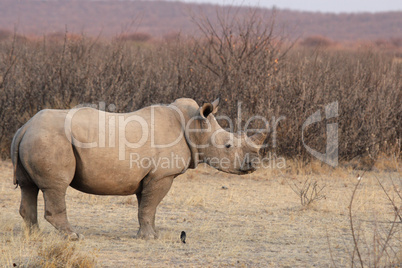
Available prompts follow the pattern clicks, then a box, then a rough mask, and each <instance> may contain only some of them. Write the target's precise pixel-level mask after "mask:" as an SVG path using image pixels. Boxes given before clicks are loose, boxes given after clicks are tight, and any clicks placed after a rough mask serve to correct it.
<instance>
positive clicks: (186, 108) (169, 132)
mask: <svg viewBox="0 0 402 268" xmlns="http://www.w3.org/2000/svg"><path fill="white" fill-rule="evenodd" d="M218 103H219V100H216V101H214V102H213V103H206V104H204V105H203V106H202V107H199V106H198V105H197V103H196V102H195V101H194V100H192V99H178V100H176V101H175V102H174V103H172V104H170V105H168V106H163V105H155V106H151V107H146V108H143V109H141V110H138V111H135V112H132V113H127V114H117V113H107V112H104V111H99V110H96V109H92V108H80V109H76V110H42V111H40V112H38V113H37V114H36V115H35V116H34V117H33V118H31V119H30V120H29V121H28V122H27V123H26V124H25V125H24V126H22V127H21V128H20V129H19V130H18V131H17V133H16V134H15V136H14V139H13V142H12V145H11V157H12V161H13V165H14V184H15V185H17V186H18V185H19V186H20V188H21V205H20V214H21V216H22V217H23V219H24V221H25V222H26V224H27V225H28V227H30V228H35V227H37V224H38V220H37V196H38V191H39V189H40V190H41V191H42V192H43V196H44V200H45V218H46V220H47V221H49V222H50V223H51V224H52V225H53V226H54V227H55V228H57V229H58V230H60V231H62V232H64V233H66V234H67V235H69V236H70V237H71V238H72V239H79V238H80V237H82V235H80V234H77V233H75V232H74V229H73V228H72V227H71V225H70V223H69V222H68V220H67V213H66V203H65V194H66V189H67V187H68V186H71V187H73V188H75V189H77V190H79V191H82V192H85V193H89V194H97V195H132V194H136V196H137V199H138V220H139V223H140V229H139V231H138V233H137V237H139V238H145V239H148V238H156V237H157V234H156V229H155V212H156V208H157V206H158V204H159V203H160V201H161V200H162V199H163V197H164V196H165V195H166V194H167V192H168V191H169V189H170V187H171V184H172V182H173V179H174V178H175V177H176V176H178V175H180V174H182V173H183V172H185V171H186V170H187V169H188V168H195V167H196V166H197V164H198V163H201V162H206V163H208V164H210V165H211V166H213V167H215V168H217V169H219V170H222V171H224V172H229V173H235V174H246V173H249V172H252V171H254V170H255V168H254V166H253V165H252V163H251V162H250V159H254V158H258V157H259V155H258V151H259V148H260V146H261V144H262V143H263V141H264V139H265V137H266V135H265V134H262V133H258V134H255V135H254V136H252V137H250V138H247V136H246V135H236V134H233V133H229V132H227V131H224V130H223V129H222V128H221V127H220V126H219V124H218V123H217V121H216V119H215V117H214V114H215V113H216V112H217V109H218ZM72 112H73V116H70V117H68V115H71V114H72ZM100 116H101V118H106V120H104V122H105V123H104V125H100V123H99V122H100V121H99V118H100ZM133 116H137V117H135V118H137V119H138V118H142V119H141V120H143V121H142V122H146V126H147V127H148V129H142V126H141V125H140V124H139V122H140V121H141V120H137V121H136V120H132V121H127V122H126V123H125V127H124V128H122V126H120V125H121V124H122V123H123V122H124V120H125V119H127V118H130V117H131V118H132V117H133ZM66 118H67V122H70V123H71V124H70V125H71V127H70V128H65V125H66ZM68 120H70V121H68ZM119 126H120V128H119ZM194 130H201V131H198V132H197V131H194ZM144 131H148V133H151V132H152V133H154V135H152V136H153V137H152V138H151V135H147V136H148V138H147V139H144V140H142V144H141V146H140V147H138V148H134V146H128V145H127V146H124V147H123V149H124V150H123V153H121V151H122V150H121V146H120V144H119V142H121V140H119V138H121V135H124V138H125V140H126V141H127V142H128V143H136V142H138V141H141V139H142V137H144V136H143V133H144ZM100 134H102V135H103V137H104V138H100ZM147 136H145V138H146V137H147ZM246 141H247V142H246ZM80 143H85V144H95V146H90V147H91V148H83V147H85V146H82V145H81V144H80ZM155 144H159V145H163V144H165V145H166V144H170V145H169V146H165V147H163V146H160V148H157V147H156V146H154V145H155ZM199 145H203V146H199ZM131 147H133V148H131ZM119 148H120V150H119ZM133 155H135V156H136V157H137V158H134V159H135V160H138V159H139V157H140V159H148V162H147V161H143V162H142V163H141V164H142V165H138V164H137V165H136V164H132V163H130V159H131V160H132V159H133V157H132V156H133ZM172 155H174V157H175V161H173V160H172V161H171V162H169V163H170V165H167V164H169V163H166V162H165V164H166V165H164V166H161V165H155V163H157V162H156V161H151V160H152V159H154V160H155V159H156V160H157V159H171V158H172ZM246 155H247V156H248V158H245V157H246ZM130 157H131V158H130ZM121 158H124V160H123V159H121ZM221 159H225V161H224V164H222V163H223V162H222V163H220V162H219V160H221ZM239 159H240V160H243V159H246V160H243V165H241V166H240V165H239V164H238V160H239ZM236 161H237V162H236ZM137 162H139V161H137ZM173 162H174V163H173ZM236 163H237V164H236ZM130 164H131V165H130Z"/></svg>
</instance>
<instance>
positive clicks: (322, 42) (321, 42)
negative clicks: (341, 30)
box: [300, 35, 334, 48]
mask: <svg viewBox="0 0 402 268" xmlns="http://www.w3.org/2000/svg"><path fill="white" fill-rule="evenodd" d="M300 45H302V46H305V47H312V48H316V47H321V48H325V47H329V46H332V45H334V42H333V41H332V40H331V39H329V38H327V37H325V36H322V35H315V36H309V37H307V38H305V39H304V40H303V41H301V42H300Z"/></svg>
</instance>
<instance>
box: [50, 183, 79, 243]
mask: <svg viewBox="0 0 402 268" xmlns="http://www.w3.org/2000/svg"><path fill="white" fill-rule="evenodd" d="M65 194H66V189H63V190H59V189H58V190H55V189H45V190H43V198H44V199H45V219H46V220H47V221H48V222H49V223H51V224H52V225H53V226H54V227H55V228H56V229H57V230H59V231H61V232H64V233H66V234H68V235H69V237H70V236H71V240H78V239H74V238H75V237H77V238H79V236H80V235H79V234H76V233H74V231H73V228H72V227H71V225H70V223H69V222H68V219H67V210H66V200H65Z"/></svg>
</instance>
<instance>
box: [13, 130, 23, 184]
mask: <svg viewBox="0 0 402 268" xmlns="http://www.w3.org/2000/svg"><path fill="white" fill-rule="evenodd" d="M26 129H27V125H26V124H25V125H24V126H22V127H21V128H20V129H18V130H17V132H16V133H15V135H14V138H13V141H12V142H11V160H12V162H13V166H14V180H13V183H14V185H16V188H17V187H18V180H17V168H18V158H19V148H20V143H21V141H22V138H23V137H24V134H25V131H26Z"/></svg>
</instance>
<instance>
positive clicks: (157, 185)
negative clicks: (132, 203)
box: [137, 176, 175, 239]
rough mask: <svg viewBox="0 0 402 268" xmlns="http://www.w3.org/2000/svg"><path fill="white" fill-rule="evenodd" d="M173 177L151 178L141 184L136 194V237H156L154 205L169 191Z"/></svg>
mask: <svg viewBox="0 0 402 268" xmlns="http://www.w3.org/2000/svg"><path fill="white" fill-rule="evenodd" d="M174 177H175V176H170V177H165V178H162V179H151V180H150V181H149V182H148V183H147V184H146V185H143V189H142V191H141V193H138V194H137V199H138V221H139V223H140V229H139V231H138V233H137V238H141V239H154V238H157V237H158V235H157V233H156V230H155V213H156V207H157V206H158V205H159V203H160V202H161V201H162V199H163V198H164V197H165V195H166V194H167V193H168V192H169V189H170V187H171V186H172V182H173V179H174Z"/></svg>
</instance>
